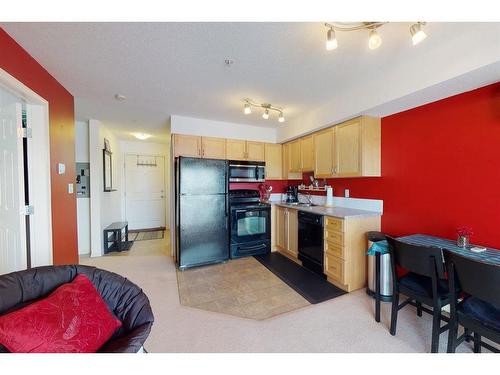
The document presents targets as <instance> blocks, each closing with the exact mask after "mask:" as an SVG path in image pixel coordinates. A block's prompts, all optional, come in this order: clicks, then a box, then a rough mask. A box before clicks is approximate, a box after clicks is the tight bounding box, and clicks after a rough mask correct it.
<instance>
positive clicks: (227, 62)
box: [224, 59, 234, 66]
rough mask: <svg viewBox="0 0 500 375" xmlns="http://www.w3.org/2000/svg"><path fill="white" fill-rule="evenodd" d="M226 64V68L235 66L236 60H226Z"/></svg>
mask: <svg viewBox="0 0 500 375" xmlns="http://www.w3.org/2000/svg"><path fill="white" fill-rule="evenodd" d="M224 64H226V66H231V65H233V64H234V60H233V59H225V60H224Z"/></svg>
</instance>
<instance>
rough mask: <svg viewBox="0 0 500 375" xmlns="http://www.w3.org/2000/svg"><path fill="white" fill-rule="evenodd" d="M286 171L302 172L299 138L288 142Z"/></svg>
mask: <svg viewBox="0 0 500 375" xmlns="http://www.w3.org/2000/svg"><path fill="white" fill-rule="evenodd" d="M288 172H292V173H294V172H302V161H301V155H300V139H297V140H295V141H292V142H290V143H289V150H288Z"/></svg>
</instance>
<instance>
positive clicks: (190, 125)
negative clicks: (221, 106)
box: [170, 115, 277, 143]
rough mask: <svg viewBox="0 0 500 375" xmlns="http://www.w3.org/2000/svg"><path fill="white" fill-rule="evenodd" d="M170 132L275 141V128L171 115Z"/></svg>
mask: <svg viewBox="0 0 500 375" xmlns="http://www.w3.org/2000/svg"><path fill="white" fill-rule="evenodd" d="M170 121H171V125H170V126H171V133H172V134H187V135H201V136H205V137H220V138H234V139H244V140H247V141H260V142H269V143H275V142H276V135H277V130H276V129H275V128H266V127H263V126H253V125H243V124H236V123H232V122H223V121H213V120H205V119H200V118H193V117H184V116H176V115H174V116H171V119H170Z"/></svg>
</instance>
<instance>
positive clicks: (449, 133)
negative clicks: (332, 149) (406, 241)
mask: <svg viewBox="0 0 500 375" xmlns="http://www.w3.org/2000/svg"><path fill="white" fill-rule="evenodd" d="M382 176H383V177H373V178H358V179H356V178H346V179H331V180H328V181H329V183H330V184H331V185H332V186H333V188H334V194H335V195H338V196H343V194H344V189H345V188H348V189H350V195H351V197H356V198H375V199H383V200H384V215H383V216H382V230H383V231H384V232H386V233H389V234H393V235H404V234H411V233H426V234H431V235H437V236H443V237H447V238H450V239H455V238H456V228H457V227H458V226H461V225H468V226H470V227H472V229H473V231H474V236H473V237H472V241H473V242H475V243H477V244H482V245H487V246H491V247H495V248H500V82H497V83H495V84H493V85H489V86H486V87H483V88H480V89H477V90H473V91H469V92H466V93H463V94H460V95H456V96H452V97H449V98H446V99H443V100H440V101H437V102H433V103H430V104H427V105H423V106H421V107H417V108H414V109H411V110H408V111H405V112H401V113H397V114H394V115H391V116H388V117H384V118H383V119H382Z"/></svg>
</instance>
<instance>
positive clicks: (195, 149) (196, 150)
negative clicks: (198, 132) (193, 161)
mask: <svg viewBox="0 0 500 375" xmlns="http://www.w3.org/2000/svg"><path fill="white" fill-rule="evenodd" d="M177 156H190V157H194V158H200V157H201V137H198V136H195V135H182V134H174V157H177Z"/></svg>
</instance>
